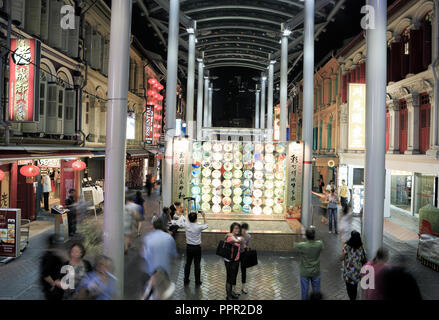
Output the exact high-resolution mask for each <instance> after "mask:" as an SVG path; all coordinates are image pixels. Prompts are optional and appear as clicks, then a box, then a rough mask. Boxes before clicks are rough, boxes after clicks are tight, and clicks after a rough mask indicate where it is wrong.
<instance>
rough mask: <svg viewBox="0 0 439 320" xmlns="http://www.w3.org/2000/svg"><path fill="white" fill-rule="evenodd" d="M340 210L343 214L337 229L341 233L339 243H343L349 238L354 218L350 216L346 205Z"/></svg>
mask: <svg viewBox="0 0 439 320" xmlns="http://www.w3.org/2000/svg"><path fill="white" fill-rule="evenodd" d="M342 212H343V216H342V218H341V220H340V228H339V231H340V233H341V243H342V244H344V243H345V242H346V241H348V240H349V239H350V237H351V232H352V231H353V230H354V227H353V225H352V222H353V219H354V218H353V216H352V213H351V212H350V211H349V207H348V206H345V207H343V208H342Z"/></svg>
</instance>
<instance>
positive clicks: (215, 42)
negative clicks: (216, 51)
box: [197, 40, 273, 52]
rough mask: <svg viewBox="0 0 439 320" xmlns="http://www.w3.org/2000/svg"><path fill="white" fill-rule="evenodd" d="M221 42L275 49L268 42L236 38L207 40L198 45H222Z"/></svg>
mask: <svg viewBox="0 0 439 320" xmlns="http://www.w3.org/2000/svg"><path fill="white" fill-rule="evenodd" d="M220 44H242V45H251V46H255V47H262V48H267V49H270V52H271V51H273V50H272V49H273V46H270V45H268V44H262V43H259V42H249V41H241V40H235V41H207V42H204V43H201V42H199V43H197V47H205V46H206V45H220Z"/></svg>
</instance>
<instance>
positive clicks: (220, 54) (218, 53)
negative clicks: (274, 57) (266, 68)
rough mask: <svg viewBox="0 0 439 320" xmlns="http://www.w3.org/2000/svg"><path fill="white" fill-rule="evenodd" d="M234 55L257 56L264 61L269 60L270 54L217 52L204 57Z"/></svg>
mask: <svg viewBox="0 0 439 320" xmlns="http://www.w3.org/2000/svg"><path fill="white" fill-rule="evenodd" d="M233 56H241V57H249V58H256V59H262V60H264V61H268V55H266V56H264V57H263V56H258V55H255V54H248V53H241V52H217V53H214V54H210V55H205V56H204V57H205V58H206V59H207V60H209V58H211V57H233Z"/></svg>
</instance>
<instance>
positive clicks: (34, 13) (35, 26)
mask: <svg viewBox="0 0 439 320" xmlns="http://www.w3.org/2000/svg"><path fill="white" fill-rule="evenodd" d="M25 27H26V32H28V33H30V34H33V35H36V36H38V37H39V36H40V30H41V29H40V28H41V0H26V22H25Z"/></svg>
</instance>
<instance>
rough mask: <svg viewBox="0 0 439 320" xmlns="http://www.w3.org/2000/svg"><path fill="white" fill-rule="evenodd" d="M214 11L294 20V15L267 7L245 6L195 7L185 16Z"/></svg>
mask: <svg viewBox="0 0 439 320" xmlns="http://www.w3.org/2000/svg"><path fill="white" fill-rule="evenodd" d="M214 10H250V11H262V12H266V13H272V14H277V15H280V16H284V17H289V18H294V15H293V14H291V13H288V12H285V11H281V10H275V9H271V8H267V7H257V6H246V5H217V6H207V7H196V8H195V9H189V10H185V11H184V12H185V13H186V14H187V15H190V14H194V13H195V14H196V13H200V12H205V11H214Z"/></svg>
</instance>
